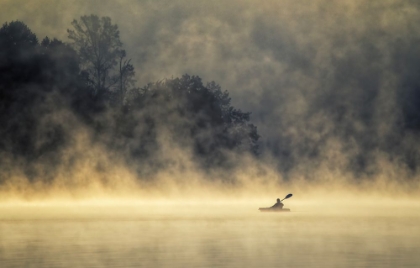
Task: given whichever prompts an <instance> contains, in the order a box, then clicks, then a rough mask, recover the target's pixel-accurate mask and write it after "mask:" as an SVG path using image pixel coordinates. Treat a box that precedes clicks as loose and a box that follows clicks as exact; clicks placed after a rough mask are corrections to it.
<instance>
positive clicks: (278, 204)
mask: <svg viewBox="0 0 420 268" xmlns="http://www.w3.org/2000/svg"><path fill="white" fill-rule="evenodd" d="M283 206H284V204H283V203H282V202H281V201H280V198H277V203H275V204H274V205H273V206H272V207H271V208H277V209H283Z"/></svg>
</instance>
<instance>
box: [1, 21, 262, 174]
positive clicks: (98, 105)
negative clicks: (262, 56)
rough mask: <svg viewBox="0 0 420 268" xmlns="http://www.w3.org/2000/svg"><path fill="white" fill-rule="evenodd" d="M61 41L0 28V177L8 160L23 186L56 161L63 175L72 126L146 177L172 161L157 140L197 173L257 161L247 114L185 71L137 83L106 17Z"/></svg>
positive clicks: (12, 26)
mask: <svg viewBox="0 0 420 268" xmlns="http://www.w3.org/2000/svg"><path fill="white" fill-rule="evenodd" d="M68 37H69V40H70V42H68V43H65V42H63V41H60V40H57V39H50V38H48V37H45V38H44V39H43V40H42V41H39V39H38V38H37V36H36V35H35V34H34V33H33V32H32V31H31V30H30V29H29V28H28V26H27V25H25V24H24V23H22V22H20V21H13V22H9V23H5V24H4V25H3V26H2V27H1V29H0V121H1V125H0V156H1V157H0V168H1V169H2V170H3V172H2V173H1V176H2V177H3V178H0V181H2V180H4V179H5V176H7V175H8V173H7V170H8V169H9V168H10V164H11V163H13V164H14V165H15V166H16V163H18V166H19V167H20V168H21V169H22V172H23V173H24V174H25V176H27V177H28V178H29V179H30V180H38V179H39V177H40V176H41V175H42V178H41V179H42V180H51V179H53V178H54V175H55V167H57V166H60V165H62V164H63V163H62V162H63V157H66V161H67V162H66V165H68V169H71V168H72V166H71V165H72V160H71V159H72V158H74V159H73V160H74V161H77V159H76V158H77V157H78V156H77V155H76V154H75V155H74V156H71V157H70V160H69V156H68V155H67V154H68V153H67V152H68V148H71V147H73V146H76V145H75V143H76V141H75V136H77V135H79V133H78V129H85V130H86V129H88V132H89V133H90V136H89V137H90V143H91V144H96V145H98V144H99V145H101V146H103V147H104V148H106V149H107V150H109V151H110V152H112V155H113V156H115V157H116V158H118V159H119V160H121V159H122V161H125V162H126V163H127V164H128V165H131V166H136V167H137V172H138V173H139V175H142V176H144V177H146V176H147V175H153V172H157V171H158V170H159V169H162V168H165V167H167V166H168V165H171V163H170V160H168V159H166V160H165V158H161V157H158V156H157V155H161V154H162V150H165V148H163V147H162V140H165V142H167V143H168V144H170V145H171V146H174V147H180V148H185V149H186V150H190V151H191V154H192V155H194V159H195V160H196V162H197V164H198V165H199V166H200V167H201V168H202V169H204V170H205V169H212V168H226V169H229V168H231V167H233V166H234V165H235V163H234V162H233V161H230V156H229V155H231V154H232V153H233V154H236V153H238V154H245V153H249V154H251V155H254V156H256V155H258V139H259V135H258V132H257V128H256V126H254V125H253V124H251V123H250V122H249V121H250V113H248V112H242V111H241V110H239V109H236V108H234V107H233V106H232V105H231V99H230V97H229V93H228V92H227V91H223V90H222V89H221V88H220V86H219V85H217V84H216V83H215V82H211V83H208V84H204V83H203V82H202V81H201V78H200V77H198V76H190V75H183V76H182V77H179V78H171V79H164V80H162V81H158V82H154V83H150V84H147V85H146V86H141V87H139V86H138V85H137V84H136V81H135V78H134V77H135V69H134V66H133V65H131V63H130V62H131V61H130V59H128V58H127V55H126V52H125V51H124V49H123V44H122V43H121V41H120V39H119V31H118V27H117V25H115V24H112V22H111V19H110V18H107V17H103V18H99V17H97V16H95V15H91V16H83V17H81V18H80V20H74V21H73V23H72V28H71V29H69V30H68ZM84 149H85V150H87V151H88V150H89V149H90V148H89V147H86V148H84ZM167 153H169V154H170V153H171V151H168V152H167ZM40 165H42V166H44V168H43V169H42V170H43V173H42V174H39V170H40V169H39V166H40ZM145 167H147V168H145ZM98 169H100V167H98ZM10 172H11V171H10ZM139 177H140V176H139Z"/></svg>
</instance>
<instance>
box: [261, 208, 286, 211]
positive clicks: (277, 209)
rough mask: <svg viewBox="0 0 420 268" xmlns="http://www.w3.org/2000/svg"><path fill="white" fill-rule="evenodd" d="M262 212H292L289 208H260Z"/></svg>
mask: <svg viewBox="0 0 420 268" xmlns="http://www.w3.org/2000/svg"><path fill="white" fill-rule="evenodd" d="M259 210H260V211H261V212H290V209H288V208H259Z"/></svg>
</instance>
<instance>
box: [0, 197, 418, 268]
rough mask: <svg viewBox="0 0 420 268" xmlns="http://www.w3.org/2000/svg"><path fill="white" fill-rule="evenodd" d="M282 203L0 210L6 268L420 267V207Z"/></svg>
mask: <svg viewBox="0 0 420 268" xmlns="http://www.w3.org/2000/svg"><path fill="white" fill-rule="evenodd" d="M274 202H275V200H272V202H268V201H267V200H261V201H259V202H258V203H257V202H254V201H252V202H251V201H248V202H201V203H197V202H181V201H180V202H172V203H171V202H169V203H168V202H163V201H162V202H160V201H158V202H146V201H141V202H120V203H118V202H117V203H112V202H108V203H106V202H105V203H103V202H97V203H71V202H70V203H59V204H52V203H51V204H49V203H22V204H11V203H6V204H3V205H1V204H0V267H1V268H12V267H19V268H20V267H33V268H38V267H66V268H67V267H69V268H70V267H71V268H76V267H259V268H262V267H323V268H325V267H381V268H383V267H392V268H396V267H420V212H419V211H420V206H419V202H416V201H403V202H396V201H392V200H388V201H386V202H383V201H366V202H362V201H360V202H341V203H340V202H322V201H319V202H318V203H317V202H306V203H305V202H300V203H299V202H296V201H294V202H292V201H290V202H287V203H286V207H289V208H291V209H292V211H291V212H290V213H261V212H259V211H258V210H257V209H258V207H260V206H264V205H265V206H270V205H272V204H271V203H274ZM327 203H328V204H329V205H327ZM255 204H257V205H255Z"/></svg>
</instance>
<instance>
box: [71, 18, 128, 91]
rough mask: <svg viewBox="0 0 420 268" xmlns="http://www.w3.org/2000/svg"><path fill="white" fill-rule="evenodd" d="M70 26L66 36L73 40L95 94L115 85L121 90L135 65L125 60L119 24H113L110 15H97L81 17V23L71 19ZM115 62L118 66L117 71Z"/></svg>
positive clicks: (114, 87)
mask: <svg viewBox="0 0 420 268" xmlns="http://www.w3.org/2000/svg"><path fill="white" fill-rule="evenodd" d="M72 25H73V27H74V30H67V32H68V34H69V36H68V37H69V39H71V40H72V41H73V43H72V45H73V46H74V48H75V49H76V51H77V52H78V54H79V56H80V59H81V61H82V65H83V66H82V67H83V69H84V70H86V71H87V73H88V74H89V79H90V82H91V84H92V87H93V91H94V95H95V96H96V95H98V94H103V93H107V92H108V91H110V90H112V89H116V88H119V89H120V92H122V90H123V86H124V85H127V83H128V82H129V81H131V80H130V79H129V78H130V77H132V76H133V75H134V68H133V67H132V65H130V64H129V61H124V58H125V51H124V50H123V49H122V43H121V41H120V36H119V34H120V33H119V30H118V26H117V25H116V24H112V23H111V19H110V18H109V17H102V18H99V17H98V16H96V15H90V16H82V17H81V18H80V22H79V21H77V20H73V22H72ZM118 62H119V63H120V68H119V70H118V71H116V70H115V67H116V65H117V63H118ZM118 82H120V83H118ZM118 84H119V85H118ZM121 94H122V93H121Z"/></svg>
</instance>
